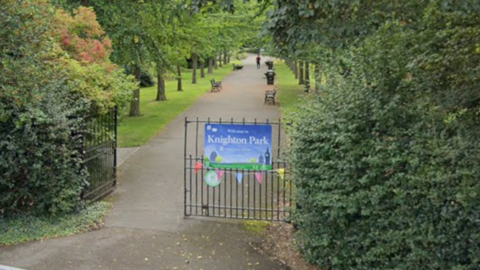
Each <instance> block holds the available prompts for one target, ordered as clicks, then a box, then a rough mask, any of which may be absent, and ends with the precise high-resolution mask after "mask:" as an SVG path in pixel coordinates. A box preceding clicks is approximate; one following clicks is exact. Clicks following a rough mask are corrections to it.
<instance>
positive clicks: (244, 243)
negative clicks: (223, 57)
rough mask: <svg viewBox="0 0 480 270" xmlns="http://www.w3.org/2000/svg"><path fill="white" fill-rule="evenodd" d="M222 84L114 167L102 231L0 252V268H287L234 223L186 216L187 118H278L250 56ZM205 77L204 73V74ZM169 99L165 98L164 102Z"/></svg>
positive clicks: (232, 269)
mask: <svg viewBox="0 0 480 270" xmlns="http://www.w3.org/2000/svg"><path fill="white" fill-rule="evenodd" d="M243 64H244V68H243V70H237V71H234V72H232V73H231V74H230V75H229V76H228V77H226V78H224V79H223V82H222V85H223V89H222V90H221V91H220V92H216V93H206V94H205V95H203V96H202V97H201V98H200V99H199V100H198V101H197V102H196V103H195V104H194V105H193V106H192V107H190V108H189V109H188V110H187V111H185V112H184V113H183V114H182V115H180V116H179V117H178V118H176V119H175V120H174V121H173V122H172V123H170V124H169V125H168V126H167V128H166V129H165V130H163V131H162V132H161V133H160V134H158V135H157V136H156V137H155V138H153V139H152V140H151V141H150V142H148V143H147V144H146V145H145V146H143V147H141V148H139V149H138V150H136V151H132V152H130V153H129V157H128V159H126V160H125V161H123V163H122V165H121V166H120V167H119V168H118V178H119V181H118V187H117V189H116V190H115V192H114V193H113V194H112V195H111V196H113V201H114V208H113V209H112V210H111V212H110V213H109V215H108V217H107V218H106V224H105V227H104V228H102V229H100V230H97V231H93V232H89V233H84V234H79V235H74V236H70V237H63V238H58V239H49V240H44V241H35V242H29V243H23V244H19V245H14V246H8V247H1V248H0V264H4V265H10V266H14V267H19V268H24V269H28V270H67V269H72V270H92V269H108V270H127V269H128V270H150V269H151V270H154V269H155V270H162V269H192V270H200V269H203V270H210V269H219V270H227V269H231V270H244V269H255V270H272V269H288V268H287V267H285V266H282V265H280V264H279V262H276V261H274V260H272V259H271V258H267V257H264V256H262V255H260V254H259V253H258V252H257V251H255V249H254V245H252V243H255V242H258V241H259V236H258V235H255V234H253V233H252V232H248V231H246V230H245V229H243V228H242V223H241V222H238V221H231V220H213V219H209V220H206V219H199V218H184V216H183V199H184V198H183V157H184V156H183V155H184V153H183V151H184V150H183V147H184V119H185V117H188V118H192V119H194V118H197V117H198V118H203V119H206V118H208V117H210V118H211V119H218V118H222V119H231V118H233V119H238V120H241V119H244V118H245V119H246V120H247V121H249V120H251V121H253V120H254V119H258V120H259V121H264V120H266V119H274V120H277V119H279V117H280V114H279V111H278V107H277V106H273V105H264V104H263V98H264V91H265V90H271V89H273V87H272V86H271V85H266V79H265V78H264V75H263V73H264V72H265V71H266V67H265V66H263V67H262V68H261V69H257V68H256V64H255V56H254V55H249V56H248V58H246V59H245V60H244V61H243ZM207 77H209V76H208V74H207ZM167 102H168V101H167Z"/></svg>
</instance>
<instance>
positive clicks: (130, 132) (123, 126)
mask: <svg viewBox="0 0 480 270" xmlns="http://www.w3.org/2000/svg"><path fill="white" fill-rule="evenodd" d="M232 63H236V64H240V63H241V61H232V62H231V63H230V64H226V65H223V67H218V69H216V70H213V74H207V72H206V71H205V78H200V71H199V70H197V83H196V84H192V70H187V69H185V70H183V71H182V86H183V91H177V80H176V79H175V80H169V81H166V82H165V89H166V90H165V91H166V96H167V100H166V101H155V98H156V95H157V86H156V85H155V86H152V87H146V88H142V89H141V90H140V112H141V114H142V116H140V117H128V116H123V117H122V119H121V121H120V124H119V126H118V146H119V147H133V146H140V145H143V144H145V143H146V142H147V141H149V140H150V139H151V138H152V137H153V136H155V135H156V134H157V133H158V132H159V131H160V130H162V129H163V128H164V127H165V126H166V125H168V124H169V123H170V122H171V121H172V120H173V119H175V118H176V117H177V116H179V115H180V114H182V113H183V112H184V111H185V110H187V109H188V108H189V107H190V106H192V104H193V103H195V101H196V100H197V99H198V98H199V97H200V96H202V95H203V94H204V93H206V92H209V91H210V89H211V84H210V80H211V79H215V80H216V81H221V80H222V79H223V78H224V77H226V76H227V75H228V74H230V73H231V72H232Z"/></svg>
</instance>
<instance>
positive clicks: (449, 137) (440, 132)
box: [292, 80, 480, 270]
mask: <svg viewBox="0 0 480 270" xmlns="http://www.w3.org/2000/svg"><path fill="white" fill-rule="evenodd" d="M362 83H364V82H361V81H360V80H358V81H356V83H353V82H352V83H351V84H349V85H343V86H338V87H337V88H335V89H334V90H333V89H332V91H327V94H326V96H324V97H322V98H317V99H316V100H314V101H310V102H307V104H306V105H305V107H304V110H302V111H301V113H300V115H299V117H298V119H297V120H296V125H295V128H294V132H293V134H292V135H293V142H294V144H293V149H292V153H293V156H292V162H293V164H294V165H295V166H294V175H295V178H294V179H295V184H296V202H297V204H298V206H299V208H298V210H297V212H296V215H295V218H296V222H297V223H298V225H299V228H300V232H299V240H300V243H301V246H302V250H303V251H304V253H305V254H306V256H307V258H308V259H309V260H311V261H312V262H314V263H316V264H317V265H320V266H322V267H326V268H327V269H369V270H371V269H379V270H380V269H382V270H384V269H477V268H476V267H478V265H479V263H480V257H479V254H480V246H479V243H480V230H479V227H480V204H478V201H479V199H480V196H479V194H480V183H479V181H478V175H479V173H480V155H479V152H478V149H479V148H478V146H479V145H478V139H477V138H478V137H477V136H478V132H474V133H471V129H473V130H478V128H477V127H475V125H474V124H473V123H474V122H475V120H476V121H478V120H479V119H478V116H475V115H471V114H470V115H468V116H467V115H463V116H461V117H460V118H464V119H468V118H470V119H468V120H467V122H470V124H466V125H464V126H463V128H461V129H457V127H456V125H458V122H459V121H461V120H460V119H458V118H457V119H456V120H455V121H454V122H456V123H452V122H451V123H449V124H445V122H444V121H443V120H444V119H442V118H440V117H438V114H437V113H436V112H435V111H433V112H429V111H424V110H420V108H415V106H410V103H407V102H404V100H402V98H401V97H400V96H390V98H389V99H386V100H385V101H384V102H381V101H380V100H381V98H379V96H380V94H379V93H378V92H375V91H373V90H372V89H371V88H367V87H358V85H362ZM422 109H424V108H422Z"/></svg>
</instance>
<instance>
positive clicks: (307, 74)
mask: <svg viewBox="0 0 480 270" xmlns="http://www.w3.org/2000/svg"><path fill="white" fill-rule="evenodd" d="M305 80H308V81H310V62H308V61H306V62H305Z"/></svg>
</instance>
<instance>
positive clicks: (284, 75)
mask: <svg viewBox="0 0 480 270" xmlns="http://www.w3.org/2000/svg"><path fill="white" fill-rule="evenodd" d="M274 67H275V73H276V76H275V79H277V83H276V84H277V87H278V93H277V95H278V100H279V102H280V110H281V112H282V118H283V119H284V122H288V121H290V120H291V116H292V114H293V113H295V112H296V111H297V105H298V104H299V103H300V102H301V98H302V97H303V96H306V95H307V94H305V93H304V92H303V85H299V84H298V79H295V75H294V74H293V72H292V71H291V70H290V69H289V68H288V66H287V65H286V64H285V63H284V62H283V61H276V62H275V65H274ZM310 82H311V83H310V85H314V81H313V80H311V81H310Z"/></svg>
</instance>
